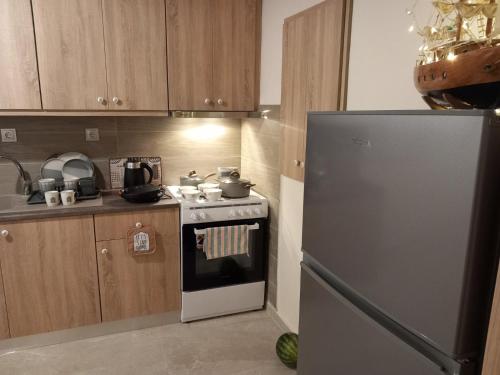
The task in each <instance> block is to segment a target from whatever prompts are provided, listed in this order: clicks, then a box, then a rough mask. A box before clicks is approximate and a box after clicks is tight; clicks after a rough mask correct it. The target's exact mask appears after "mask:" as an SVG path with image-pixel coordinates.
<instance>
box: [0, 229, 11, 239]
mask: <svg viewBox="0 0 500 375" xmlns="http://www.w3.org/2000/svg"><path fill="white" fill-rule="evenodd" d="M0 236H2V237H8V236H9V231H8V230H7V229H4V230H2V231H1V232H0Z"/></svg>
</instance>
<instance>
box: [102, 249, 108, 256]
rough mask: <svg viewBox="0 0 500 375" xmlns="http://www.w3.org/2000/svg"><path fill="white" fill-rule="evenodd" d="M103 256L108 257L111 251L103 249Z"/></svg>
mask: <svg viewBox="0 0 500 375" xmlns="http://www.w3.org/2000/svg"><path fill="white" fill-rule="evenodd" d="M101 254H102V255H108V254H109V250H108V249H102V250H101Z"/></svg>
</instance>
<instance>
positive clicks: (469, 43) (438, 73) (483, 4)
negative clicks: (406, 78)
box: [407, 0, 500, 109]
mask: <svg viewBox="0 0 500 375" xmlns="http://www.w3.org/2000/svg"><path fill="white" fill-rule="evenodd" d="M432 4H433V6H434V8H435V14H434V15H433V21H434V22H433V23H432V24H431V25H428V26H425V27H424V28H422V29H419V30H418V32H419V34H420V35H421V36H422V37H423V39H424V44H423V45H422V46H421V47H420V55H419V58H418V61H417V66H416V68H415V71H414V81H415V86H416V87H417V90H418V91H419V92H420V93H421V94H422V96H423V99H424V100H425V101H426V103H427V104H428V105H429V106H430V107H431V108H433V109H449V108H459V109H468V108H483V109H484V108H493V109H496V108H500V4H498V3H497V1H496V0H458V1H456V0H455V1H454V0H435V1H432ZM407 13H408V15H412V14H413V10H408V12H407ZM415 28H416V26H415V24H414V25H412V26H411V27H410V31H413V29H415Z"/></svg>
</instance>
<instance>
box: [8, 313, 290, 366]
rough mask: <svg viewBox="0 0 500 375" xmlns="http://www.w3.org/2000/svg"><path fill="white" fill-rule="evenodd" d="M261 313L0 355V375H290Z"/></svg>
mask: <svg viewBox="0 0 500 375" xmlns="http://www.w3.org/2000/svg"><path fill="white" fill-rule="evenodd" d="M280 334H281V329H280V328H279V326H278V325H277V324H276V323H275V322H274V321H273V319H272V318H271V316H270V315H269V314H268V313H267V312H266V311H259V312H253V313H247V314H239V315H233V316H229V317H224V318H218V319H211V320H205V321H200V322H194V323H189V324H180V323H179V324H172V325H167V326H162V327H155V328H148V329H143V330H137V331H131V332H124V333H119V334H113V335H108V336H102V337H96V338H92V339H85V340H80V341H74V342H69V343H64V344H58V345H52V346H46V347H41V348H35V349H27V350H21V351H14V352H9V353H5V354H2V355H0V374H2V375H11V374H12V375H14V374H15V375H22V374H30V375H31V374H37V375H46V374H50V375H52V374H64V375H68V374H106V375H111V374H120V375H124V374H134V375H136V374H141V375H149V374H162V375H198V374H199V375H212V374H213V375H233V374H234V375H282V374H283V375H293V374H294V373H295V371H293V370H290V369H288V368H286V367H285V366H283V365H282V364H281V362H280V361H279V360H278V359H277V357H276V354H275V347H274V345H275V342H276V339H277V338H278V337H279V335H280Z"/></svg>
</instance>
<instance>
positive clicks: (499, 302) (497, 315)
mask: <svg viewBox="0 0 500 375" xmlns="http://www.w3.org/2000/svg"><path fill="white" fill-rule="evenodd" d="M498 374H500V270H499V272H498V276H497V283H496V287H495V296H494V299H493V306H492V308H491V314H490V324H489V329H488V339H487V342H486V350H485V354H484V361H483V372H482V375H498Z"/></svg>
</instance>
